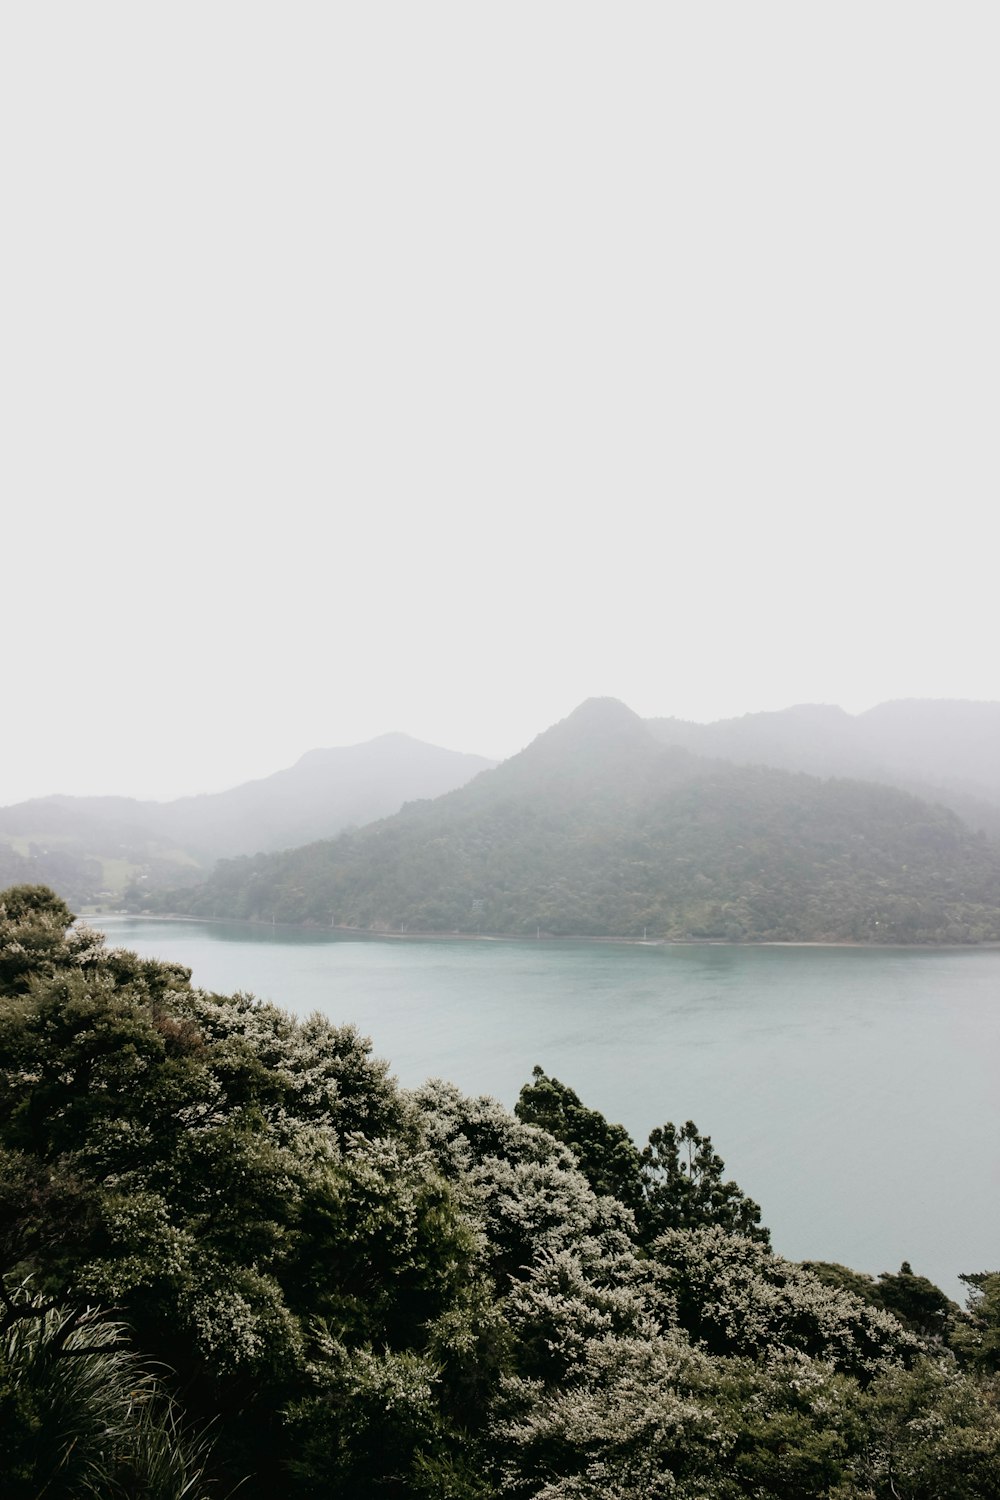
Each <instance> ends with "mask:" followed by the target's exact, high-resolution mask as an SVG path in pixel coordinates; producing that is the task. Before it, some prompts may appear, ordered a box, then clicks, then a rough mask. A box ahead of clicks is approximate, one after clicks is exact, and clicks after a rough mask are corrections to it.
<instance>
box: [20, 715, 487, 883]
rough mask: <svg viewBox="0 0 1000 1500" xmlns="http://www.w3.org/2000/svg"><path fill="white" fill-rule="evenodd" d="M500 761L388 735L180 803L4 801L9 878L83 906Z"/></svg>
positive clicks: (382, 807) (444, 786)
mask: <svg viewBox="0 0 1000 1500" xmlns="http://www.w3.org/2000/svg"><path fill="white" fill-rule="evenodd" d="M492 764H493V763H492V762H491V761H489V760H487V759H485V758H484V757H483V756H479V755H466V754H463V753H461V752H458V751H454V750H445V749H442V748H441V747H439V746H437V745H427V744H424V743H423V742H422V741H420V740H415V739H412V738H411V737H410V736H409V735H405V734H385V735H380V736H379V737H378V738H377V739H374V740H370V741H368V742H367V743H366V744H362V745H348V746H343V747H340V748H335V749H327V750H312V751H309V752H308V753H307V754H306V755H303V756H302V757H301V759H300V760H298V761H297V762H296V764H295V765H294V766H290V767H289V768H288V769H287V770H282V771H277V772H275V773H274V775H272V776H267V777H264V778H262V779H261V780H259V781H250V782H246V783H245V784H244V785H242V786H237V787H234V788H232V789H231V790H229V791H225V792H217V793H211V794H208V795H205V796H200V797H182V798H179V799H177V800H176V801H173V802H143V801H138V800H134V799H131V798H126V797H62V796H54V797H41V798H36V799H34V800H32V801H29V802H21V803H17V804H15V805H14V806H12V807H6V808H0V877H2V878H3V879H5V880H20V881H24V880H33V881H46V882H48V883H50V884H51V885H53V886H54V887H55V889H57V890H58V891H59V892H60V894H62V895H64V896H65V897H66V898H67V899H73V900H74V901H78V902H79V901H88V900H90V899H92V896H93V895H94V894H95V893H96V892H98V891H100V890H105V891H111V892H114V891H120V890H121V889H122V888H123V887H124V885H125V884H126V883H127V881H129V880H131V879H135V878H138V877H142V878H144V880H145V882H146V883H148V884H149V885H150V886H153V887H155V886H158V885H162V884H164V883H165V882H169V883H171V884H177V883H178V882H179V881H182V880H184V879H193V878H197V877H199V876H200V875H201V874H203V873H204V871H205V870H206V869H207V868H208V867H210V865H211V864H212V863H213V862H214V861H215V860H216V859H218V858H220V857H222V856H232V855H238V854H244V853H254V852H256V851H258V850H274V849H282V848H288V847H290V846H292V845H296V844H303V843H306V842H308V841H310V840H313V839H317V838H326V837H329V836H330V835H332V834H335V833H337V832H339V831H340V829H342V828H344V827H346V826H348V825H350V824H360V823H368V822H370V821H371V820H372V819H373V818H379V817H384V816H386V814H388V813H391V812H395V811H396V810H397V809H398V808H400V807H401V806H402V805H403V803H404V802H408V801H411V800H413V799H414V798H424V797H437V796H439V795H440V794H441V793H442V792H446V791H450V790H451V789H452V788H453V787H457V786H461V785H462V784H463V783H464V782H466V781H468V780H469V779H470V778H471V777H472V776H475V775H476V774H477V772H479V771H481V770H483V769H485V768H487V767H489V766H490V765H492Z"/></svg>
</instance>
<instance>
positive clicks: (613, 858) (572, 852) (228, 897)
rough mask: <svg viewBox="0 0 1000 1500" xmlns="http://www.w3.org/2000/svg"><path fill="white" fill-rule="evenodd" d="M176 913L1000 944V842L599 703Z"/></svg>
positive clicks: (379, 924) (946, 815) (504, 928)
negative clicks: (666, 737)
mask: <svg viewBox="0 0 1000 1500" xmlns="http://www.w3.org/2000/svg"><path fill="white" fill-rule="evenodd" d="M169 902H170V905H171V909H174V910H183V911H185V912H189V913H193V914H195V915H199V916H206V917H240V918H251V919H257V920H267V921H270V920H275V921H279V922H310V923H316V924H321V925H323V926H331V925H333V926H342V927H353V928H358V929H361V930H370V931H382V932H400V931H407V932H457V933H470V934H474V933H479V932H482V933H495V934H516V933H530V934H534V933H535V932H536V931H538V930H541V931H543V932H546V933H551V934H567V935H568V934H586V935H593V936H620V937H637V936H638V937H641V936H642V935H643V934H644V933H646V934H647V935H648V936H649V937H651V938H653V937H656V938H685V937H694V938H729V939H749V940H760V939H775V940H777V939H781V940H798V941H803V940H815V941H821V940H822V941H836V940H853V941H881V942H887V941H890V942H928V941H956V942H960V941H980V940H984V939H998V940H1000V846H997V845H996V844H994V843H993V842H992V841H991V840H989V839H987V838H986V837H985V836H983V835H979V834H976V833H974V832H973V831H971V830H970V829H968V828H967V827H965V825H964V824H963V823H962V822H961V821H960V820H959V819H958V818H957V817H956V816H955V815H954V814H953V813H952V812H950V811H949V810H947V809H945V808H943V807H941V806H935V805H931V804H929V803H927V802H924V801H921V800H920V799H918V798H916V797H914V796H912V795H910V794H908V793H906V792H902V791H899V790H897V789H895V788H893V787H888V786H883V785H877V784H873V783H870V782H862V781H854V780H837V779H830V780H821V779H819V778H818V777H815V776H807V775H804V774H801V773H792V772H788V771H782V770H776V769H772V768H769V767H763V766H737V765H732V764H726V763H724V762H720V761H717V760H711V759H708V758H706V757H705V756H702V755H696V754H694V753H692V752H691V751H690V750H688V749H686V748H683V747H680V746H676V745H666V744H664V743H662V741H661V740H660V739H658V738H657V736H656V735H655V734H654V733H653V732H651V730H650V728H649V727H648V726H647V725H646V724H644V723H643V721H642V720H641V719H639V718H638V717H637V716H636V715H635V714H634V713H632V711H631V710H630V709H628V708H626V707H625V705H624V704H621V703H618V702H616V701H614V700H609V699H592V700H590V701H588V702H587V703H584V704H582V705H581V706H580V708H578V709H577V710H576V711H575V712H574V713H573V714H571V715H570V716H569V718H568V719H566V720H564V721H563V722H562V723H560V724H557V725H555V726H554V727H553V728H552V729H550V730H548V731H547V732H546V733H545V734H542V735H540V736H539V737H538V738H537V739H536V740H535V741H534V742H533V743H532V744H531V745H529V746H528V747H527V749H525V750H524V751H522V752H521V753H520V754H519V755H515V756H513V757H512V758H511V759H510V760H508V761H505V762H504V763H503V764H502V765H500V766H497V767H496V768H495V769H493V770H490V771H485V772H483V773H482V774H481V775H479V776H477V777H476V778H475V779H474V780H473V781H471V782H469V783H468V784H467V785H466V786H464V787H462V788H460V789H458V790H456V791H453V792H450V793H448V794H447V795H445V796H443V797H439V798H438V799H437V800H435V801H433V802H423V803H418V804H414V805H411V806H408V807H406V808H404V809H403V810H402V811H401V812H400V813H398V814H396V815H395V816H394V817H390V818H386V819H383V820H382V821H380V822H377V823H374V824H371V825H370V826H368V827H366V828H361V829H356V830H352V831H350V832H345V833H343V834H341V835H340V836H339V837H338V838H336V839H333V840H329V841H323V842H317V843H314V844H311V845H309V846H307V847H305V848H302V849H296V850H289V851H286V852H285V853H283V854H277V855H257V856H255V857H254V858H252V859H241V860H232V861H226V862H223V863H221V864H220V865H219V866H218V867H217V869H216V871H215V873H214V875H213V876H212V878H211V879H210V880H209V881H207V882H205V883H204V884H203V885H201V886H199V887H196V888H193V889H191V890H189V891H187V892H180V893H174V894H173V895H172V897H170V898H169Z"/></svg>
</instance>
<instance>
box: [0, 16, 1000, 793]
mask: <svg viewBox="0 0 1000 1500" xmlns="http://www.w3.org/2000/svg"><path fill="white" fill-rule="evenodd" d="M998 30H1000V21H998V18H997V12H996V9H995V7H992V6H989V5H986V4H975V3H970V4H966V5H963V6H962V7H958V8H955V7H947V8H946V7H942V6H936V5H935V6H929V5H923V4H919V3H908V4H906V5H903V4H892V3H886V4H882V5H879V6H877V7H873V6H868V5H860V4H852V3H847V4H841V5H838V6H836V7H803V6H801V5H794V4H791V3H787V4H777V3H773V4H768V3H765V4H760V5H756V6H753V7H748V6H742V5H737V4H735V3H729V4H726V3H723V4H719V5H715V6H712V7H704V6H687V7H683V6H679V5H672V6H654V5H650V4H637V5H635V6H631V7H627V8H625V9H623V8H621V7H613V6H610V5H606V6H594V5H588V4H580V3H574V4H572V5H571V4H568V3H567V4H563V3H547V4H546V5H544V6H539V5H535V4H532V5H528V4H523V3H512V4H507V5H504V6H502V7H479V6H474V7H470V6H467V5H459V4H435V3H430V4H425V5H420V6H412V5H409V6H407V5H403V4H391V3H385V4H374V5H357V6H336V7H328V6H323V5H318V4H302V5H297V6H295V7H294V8H289V7H287V6H278V5H276V4H268V5H261V4H253V3H241V4H239V5H236V4H228V3H217V4H213V5H211V6H204V5H195V4H185V3H181V4H175V5H171V6H169V7H165V8H148V7H135V6H132V5H126V4H124V3H119V4H112V3H103V4H102V3H98V4H95V5H91V6H87V7H76V6H71V5H69V4H62V5H60V4H54V5H50V6H44V7H42V6H8V7H5V8H4V12H3V15H2V17H0V120H2V125H3V134H4V140H5V142H6V145H7V150H6V152H5V158H4V165H3V168H2V171H3V192H4V204H5V232H4V239H3V247H2V250H0V255H2V257H3V262H4V275H3V279H2V282H0V286H2V292H0V297H2V300H3V307H2V322H0V326H2V338H0V382H2V390H0V397H2V402H3V410H4V413H5V416H6V423H5V427H6V431H5V437H4V441H3V444H2V447H0V480H2V490H0V493H2V495H3V506H4V525H3V532H2V537H3V556H2V574H0V579H2V583H0V612H2V620H3V626H4V632H5V641H6V647H7V649H6V651H5V653H4V655H5V672H4V676H5V693H4V700H3V701H4V706H5V716H4V720H5V721H4V732H3V754H2V755H0V803H7V802H13V801H15V800H18V799H20V798H23V797H27V796H31V795H42V794H45V793H49V792H53V791H63V792H73V793H98V792H101V793H104V792H118V793H124V794H129V795H144V796H156V797H168V796H177V795H181V794H186V793H190V792H198V791H205V790H214V789H218V788H221V787H225V786H231V785H233V784H235V783H237V782H240V781H243V780H245V779H247V778H249V777H253V776H261V775H265V774H267V773H269V772H271V771H273V770H275V769H277V768H278V767H280V766H283V765H288V764H290V763H291V762H293V761H294V760H295V759H296V758H297V757H298V756H299V755H300V754H301V753H302V752H303V751H305V750H308V749H310V748H312V747H314V746H331V745H347V744H352V743H356V742H358V741H362V740H365V739H367V738H369V737H371V736H373V735H376V734H380V733H383V732H385V731H389V730H405V731H407V732H408V733H410V734H412V735H416V736H418V737H420V738H422V739H425V740H428V741H431V742H433V743H437V744H442V745H446V746H448V747H450V748H453V749H457V750H464V751H475V752H477V753H479V754H482V755H487V756H493V757H498V756H504V755H507V754H510V753H512V752H514V751H515V750H517V749H518V748H519V747H520V746H521V745H523V744H524V743H526V742H527V741H528V740H530V739H531V738H532V737H533V736H534V735H535V734H536V733H538V732H539V731H540V730H542V729H543V728H545V727H546V726H547V725H548V724H550V723H552V722H553V721H554V720H556V719H559V718H561V717H562V716H564V715H565V714H566V713H568V712H569V711H570V710H571V709H572V708H573V707H574V705H575V704H576V703H578V702H579V701H580V700H581V699H583V698H585V697H587V696H589V695H591V694H611V695H614V696H616V697H619V698H621V699H623V700H624V701H625V702H627V703H628V704H630V705H631V706H632V707H633V708H634V709H635V710H636V711H637V712H638V713H640V714H642V715H644V716H654V715H656V716H666V715H673V716H680V717H684V718H691V719H696V720H700V721H709V720H712V719H716V718H721V717H731V716H734V715H739V714H743V713H746V712H748V711H752V710H761V709H777V708H781V707H784V706H786V705H788V704H791V703H797V702H821V703H836V704H840V705H841V706H843V707H844V708H846V709H848V710H849V711H851V712H859V711H861V710H864V709H867V708H869V707H870V706H871V705H873V704H875V703H878V702H880V701H883V700H886V699H892V698H900V697H948V698H977V699H994V698H1000V689H998V686H997V673H996V665H995V654H996V652H995V637H996V623H995V620H996V607H995V602H994V598H995V580H994V573H995V564H994V561H993V556H992V549H991V548H990V546H989V545H988V539H987V535H986V527H987V525H988V522H989V521H990V519H991V515H992V510H993V509H994V508H995V502H996V495H997V492H998V491H997V479H998V473H997V469H998V457H997V446H996V442H995V438H994V435H993V432H992V430H991V428H992V424H993V422H994V421H995V413H996V410H997V396H998V391H997V363H996V350H997V348H998V347H1000V338H998V334H1000V328H998V324H1000V316H998V298H1000V293H998V285H997V277H996V266H997V264H998V263H1000V244H998V238H1000V235H998V222H997V203H996V194H995V193H994V192H992V191H991V188H990V185H991V183H992V180H993V177H994V176H995V164H994V155H995V142H996V140H997V139H998V127H1000V118H998V115H1000V103H998V97H997V92H996V89H995V81H994V78H993V73H994V71H995V68H994V59H995V56H996V44H997V40H998V38H997V32H998Z"/></svg>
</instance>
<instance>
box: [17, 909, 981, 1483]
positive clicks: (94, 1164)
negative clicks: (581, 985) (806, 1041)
mask: <svg viewBox="0 0 1000 1500" xmlns="http://www.w3.org/2000/svg"><path fill="white" fill-rule="evenodd" d="M70 924H71V917H70V913H69V912H68V910H67V909H66V907H65V906H64V905H63V903H62V902H61V901H60V900H59V899H58V898H57V897H55V896H54V895H53V894H52V893H51V892H50V891H46V890H44V889H42V888H38V887H21V888H15V889H12V890H8V891H6V892H4V893H2V894H0V1278H2V1280H0V1286H2V1292H0V1475H2V1485H0V1492H2V1493H3V1494H4V1495H5V1496H6V1495H11V1496H13V1497H19V1496H29V1495H31V1496H34V1495H37V1494H40V1493H44V1494H45V1495H46V1496H47V1497H49V1496H51V1497H53V1500H55V1497H70V1496H82V1495H94V1496H101V1497H114V1496H118V1495H121V1496H126V1495H128V1496H138V1495H142V1496H147V1497H155V1500H181V1497H185V1500H203V1497H208V1496H212V1495H216V1496H220V1497H221V1496H223V1495H225V1494H227V1493H229V1492H230V1491H231V1490H232V1488H233V1486H234V1485H235V1484H237V1483H239V1482H241V1481H242V1486H241V1488H240V1491H239V1493H240V1494H241V1495H242V1496H246V1497H247V1500H255V1497H260V1500H264V1497H268V1500H270V1497H273V1496H275V1495H281V1496H283V1497H286V1496H287V1497H289V1500H295V1497H320V1496H322V1497H324V1500H340V1497H344V1500H347V1497H352V1500H354V1497H358V1500H360V1497H366V1500H367V1497H376V1500H377V1497H380V1496H384V1497H390V1500H394V1497H399V1500H404V1497H406V1500H408V1497H414V1500H416V1497H444V1500H515V1497H532V1500H571V1497H572V1500H584V1497H592V1500H599V1497H600V1500H607V1497H611V1500H647V1497H651V1496H652V1497H666V1496H671V1497H678V1500H742V1497H746V1500H750V1497H755V1500H757V1497H769V1496H773V1497H779V1496H780V1497H791V1496H794V1497H802V1500H809V1497H813V1496H815V1497H829V1500H894V1497H902V1500H949V1497H954V1500H959V1497H961V1500H987V1497H991V1500H992V1497H995V1496H996V1494H997V1493H998V1492H1000V1409H998V1385H997V1365H998V1352H997V1351H998V1347H1000V1337H998V1329H1000V1295H998V1288H1000V1276H994V1275H988V1274H986V1273H976V1274H974V1275H973V1276H971V1277H970V1286H971V1290H972V1306H971V1310H970V1312H969V1313H968V1314H963V1313H961V1312H959V1310H958V1309H957V1308H954V1307H953V1305H952V1304H950V1303H948V1301H947V1299H945V1298H942V1295H941V1294H940V1293H939V1292H937V1289H936V1288H933V1287H931V1286H930V1283H926V1282H924V1281H923V1278H921V1277H919V1276H916V1275H914V1273H913V1272H912V1271H911V1270H910V1269H909V1267H905V1266H904V1267H903V1268H902V1270H901V1272H900V1273H899V1276H898V1277H886V1278H881V1279H880V1280H879V1281H877V1282H876V1281H874V1280H873V1279H871V1278H866V1277H857V1276H856V1273H853V1272H851V1271H849V1270H847V1269H846V1268H843V1267H836V1266H823V1267H817V1268H815V1269H809V1268H806V1267H802V1266H796V1265H793V1264H791V1263H789V1262H787V1261H785V1260H783V1259H782V1258H781V1257H780V1256H779V1255H776V1254H774V1253H773V1252H772V1251H771V1249H770V1247H769V1244H768V1242H767V1237H766V1234H765V1232H764V1231H763V1230H761V1228H760V1226H759V1222H758V1220H759V1212H758V1211H757V1209H756V1206H755V1205H753V1204H751V1203H750V1202H749V1200H747V1199H745V1197H744V1196H743V1195H742V1194H741V1193H740V1190H739V1189H738V1188H737V1187H736V1185H735V1184H733V1183H727V1182H725V1181H724V1177H723V1167H722V1162H721V1160H720V1159H719V1158H718V1156H717V1155H716V1153H715V1152H714V1150H713V1149H712V1147H711V1142H710V1141H709V1140H708V1139H707V1137H703V1136H700V1135H699V1134H698V1132H697V1130H695V1128H694V1127H693V1126H685V1127H683V1128H680V1129H678V1128H676V1127H674V1126H673V1125H671V1124H669V1123H668V1124H666V1125H664V1126H663V1127H661V1128H660V1129H658V1130H657V1131H654V1133H653V1136H652V1137H651V1144H650V1147H649V1148H647V1150H646V1151H643V1152H639V1151H638V1150H637V1149H636V1148H635V1147H634V1146H633V1145H632V1144H631V1143H630V1142H629V1141H628V1138H627V1137H626V1135H625V1133H624V1132H623V1131H622V1130H621V1128H620V1127H617V1126H614V1125H611V1124H609V1123H608V1122H607V1121H604V1120H603V1119H602V1117H601V1116H600V1115H598V1114H597V1113H596V1112H595V1111H592V1110H588V1109H587V1108H586V1106H585V1105H584V1104H583V1103H582V1102H581V1101H580V1100H579V1099H578V1098H577V1096H576V1095H575V1094H574V1093H573V1092H572V1090H571V1089H568V1088H566V1086H565V1085H562V1084H559V1083H558V1081H557V1080H555V1079H550V1078H548V1077H546V1075H545V1074H544V1073H542V1072H541V1070H537V1071H536V1074H535V1076H534V1078H533V1080H532V1081H531V1082H530V1083H529V1084H528V1085H527V1086H526V1088H525V1090H524V1092H523V1094H522V1097H521V1101H520V1104H519V1109H518V1114H511V1113H509V1112H508V1111H507V1110H505V1109H504V1108H502V1107H501V1106H500V1105H498V1104H497V1103H495V1102H494V1101H492V1100H490V1099H482V1098H481V1099H469V1098H465V1097H463V1096H462V1095H461V1094H460V1093H459V1091H458V1090H457V1089H455V1088H453V1087H451V1086H450V1085H448V1084H445V1083H440V1082H432V1083H429V1084H427V1085H426V1086H425V1087H424V1088H423V1089H421V1090H419V1091H417V1092H415V1093H411V1094H407V1093H404V1092H403V1091H401V1090H400V1089H399V1088H398V1087H397V1086H396V1085H395V1084H394V1083H393V1081H392V1080H391V1079H390V1078H389V1077H388V1076H387V1072H386V1069H385V1067H384V1065H382V1064H381V1063H379V1062H378V1061H376V1060H375V1059H374V1058H373V1057H372V1055H371V1052H370V1049H369V1045H368V1044H367V1043H366V1042H365V1041H364V1040H363V1039H361V1038H359V1037H358V1036H357V1035H356V1033H355V1032H354V1031H353V1030H352V1029H351V1028H349V1027H338V1026H334V1025H331V1024H330V1023H329V1022H328V1021H326V1020H324V1019H322V1018H321V1017H318V1016H313V1017H311V1018H309V1019H307V1020H304V1021H297V1020H294V1019H293V1018H291V1017H290V1016H288V1015H286V1014H285V1013H284V1012H282V1011H281V1010H279V1009H277V1008H275V1007H273V1006H270V1005H264V1004H260V1003H258V1002H257V1001H255V1000H253V999H252V998H251V997H249V996H245V995H234V996H218V995H210V994H206V993H204V992H202V991H200V990H197V989H195V988H192V986H191V984H190V977H189V975H188V974H187V972H186V971H185V970H183V969H181V968H179V967H177V966H175V965H170V964H163V963H157V962H152V961H147V960H142V959H139V958H137V957H136V956H135V955H133V954H129V953H126V952H123V951H119V950H108V949H107V948H106V947H105V945H104V943H103V941H102V940H101V939H100V938H99V936H98V935H96V934H94V933H93V932H90V931H88V930H87V929H86V928H79V927H74V926H71V925H70ZM519 1116H520V1117H519ZM538 1121H541V1122H542V1123H538ZM623 1200H624V1201H623ZM852 1278H855V1283H856V1284H854V1285H852V1284H851V1281H852ZM101 1309H105V1310H106V1311H105V1312H102V1311H101ZM111 1309H114V1313H113V1316H112V1315H111ZM897 1313H899V1314H900V1315H897Z"/></svg>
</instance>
